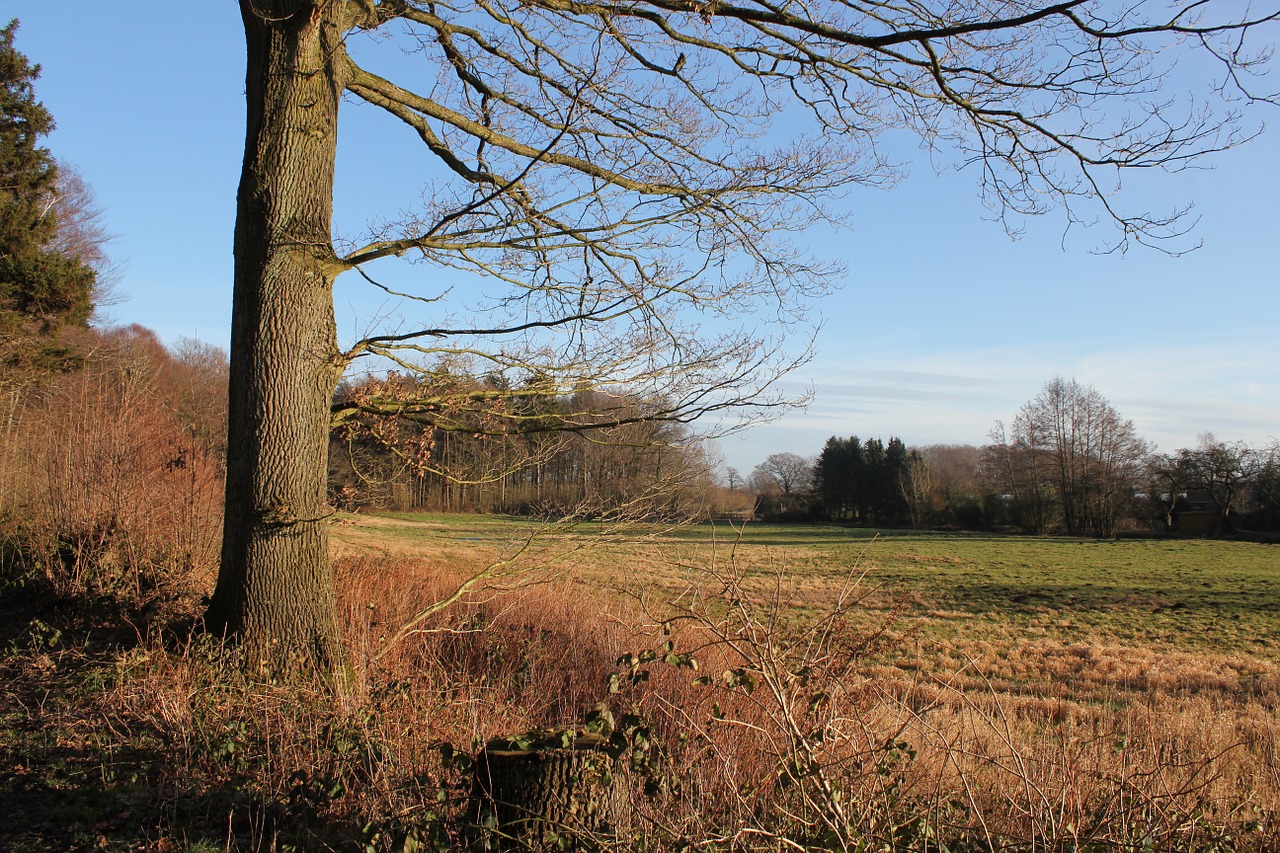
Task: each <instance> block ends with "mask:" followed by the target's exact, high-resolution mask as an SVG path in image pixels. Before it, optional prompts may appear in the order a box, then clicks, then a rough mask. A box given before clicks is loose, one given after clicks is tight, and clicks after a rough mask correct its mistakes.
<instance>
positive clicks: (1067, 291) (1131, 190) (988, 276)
mask: <svg viewBox="0 0 1280 853" xmlns="http://www.w3.org/2000/svg"><path fill="white" fill-rule="evenodd" d="M3 16H4V17H5V18H6V19H7V18H8V17H11V16H14V17H18V18H19V19H20V20H21V22H22V23H21V28H20V30H19V33H18V39H17V44H18V48H19V50H21V51H22V52H24V53H26V54H27V55H28V56H29V57H30V58H31V60H32V61H34V62H37V63H40V64H41V65H42V66H43V73H42V76H41V79H40V81H39V82H38V83H37V92H38V95H39V97H40V98H41V99H42V100H43V101H44V102H45V104H46V106H48V107H49V109H50V110H51V111H52V112H53V114H54V117H55V119H56V120H57V122H58V129H57V130H56V131H55V133H54V135H53V136H52V137H51V138H50V139H49V140H48V142H47V144H48V146H49V147H50V148H51V149H52V150H53V152H54V153H55V155H56V156H58V157H59V158H61V159H63V160H66V161H68V162H70V163H72V164H74V165H75V166H76V167H77V168H78V169H79V170H80V171H81V172H82V173H83V175H84V176H85V178H86V179H87V180H88V181H89V182H90V183H92V184H93V186H94V187H95V189H96V191H97V195H98V197H99V200H100V201H101V202H102V204H103V205H104V206H105V207H106V209H107V218H108V224H109V227H110V229H111V230H112V231H113V232H115V233H116V234H118V235H119V238H118V240H117V242H116V244H115V246H114V253H115V255H116V256H117V257H118V258H119V259H120V260H122V261H124V262H125V263H126V264H127V268H126V271H125V277H124V281H123V285H122V290H123V291H124V292H125V293H126V294H127V295H128V296H129V299H128V301H127V302H125V303H123V304H121V305H119V306H117V307H115V308H114V309H112V314H113V316H114V319H115V320H116V321H117V322H123V323H134V322H136V323H140V324H142V325H144V326H148V327H150V328H153V329H155V330H156V331H157V332H158V333H159V334H160V335H161V337H162V338H163V339H165V340H166V341H168V342H173V341H175V340H176V339H177V338H179V337H182V336H191V337H199V338H201V339H203V340H206V341H209V342H211V343H215V344H218V345H220V346H225V345H226V342H227V340H228V338H229V329H230V303H231V233H232V225H233V219H234V212H235V211H234V204H235V188H236V182H237V179H238V169H239V160H240V155H241V151H242V146H243V121H244V120H243V74H244V69H243V44H242V40H243V36H242V32H241V28H240V21H239V14H238V11H237V8H236V5H235V4H234V3H232V2H230V0H184V2H180V3H175V2H163V3H161V2H154V0H153V2H142V0H127V2H100V0H63V2H58V3H53V2H49V0H9V1H8V2H7V3H5V4H4V12H3ZM347 118H349V119H354V121H349V122H348V123H347V124H346V125H345V126H344V127H343V128H342V134H343V136H342V137H341V140H342V145H343V152H344V155H343V156H344V158H345V162H347V163H355V162H360V161H362V160H363V161H368V160H370V159H379V160H383V161H384V162H385V160H386V158H389V157H391V156H392V153H393V152H396V151H411V149H408V148H404V147H402V146H405V145H409V144H411V143H412V141H413V140H410V139H405V136H406V134H405V133H404V132H403V131H402V130H401V129H399V128H396V127H393V126H391V125H390V124H386V123H382V124H377V123H375V124H373V125H372V126H370V124H369V123H368V122H367V121H366V116H364V115H361V114H357V115H353V116H348V117H347ZM1250 118H1251V120H1252V121H1254V122H1255V123H1256V122H1270V123H1271V124H1273V125H1275V128H1276V132H1273V133H1270V134H1266V135H1264V136H1263V138H1262V139H1260V140H1258V141H1256V142H1254V143H1253V144H1251V145H1249V146H1246V147H1243V148H1240V149H1236V150H1234V151H1231V152H1228V153H1227V154H1226V155H1225V156H1223V157H1221V158H1219V159H1218V160H1217V161H1216V162H1215V166H1216V168H1214V169H1213V170H1198V171H1193V172H1185V173H1181V174H1174V175H1166V174H1159V175H1155V174H1147V175H1142V176H1139V177H1136V178H1129V179H1126V187H1125V192H1126V196H1125V197H1127V198H1129V200H1130V201H1131V202H1132V205H1133V206H1134V207H1141V208H1150V209H1153V210H1165V209H1169V208H1171V207H1173V206H1176V205H1178V204H1181V203H1186V202H1193V203H1194V204H1195V210H1194V215H1195V216H1197V217H1199V224H1198V226H1197V228H1196V230H1195V238H1196V239H1198V240H1200V241H1202V242H1203V244H1204V245H1203V247H1202V248H1201V249H1200V250H1198V251H1196V252H1193V253H1191V254H1189V255H1186V256H1183V257H1180V258H1170V257H1167V256H1165V255H1162V254H1159V253H1157V252H1154V251H1150V250H1145V249H1142V248H1141V247H1137V248H1134V249H1132V250H1130V251H1129V252H1128V253H1127V254H1125V255H1120V254H1111V255H1098V254H1094V253H1091V251H1090V250H1091V249H1093V248H1095V247H1097V246H1098V245H1099V244H1101V243H1103V242H1105V241H1106V240H1107V239H1108V238H1111V237H1113V236H1114V235H1112V234H1110V233H1108V232H1106V231H1105V230H1104V229H1097V230H1095V231H1082V230H1079V229H1077V230H1073V231H1071V232H1069V233H1067V234H1066V236H1065V238H1064V221H1063V220H1062V219H1061V218H1060V217H1057V216H1052V215H1051V216H1048V217H1044V218H1042V219H1038V220H1034V221H1031V222H1029V223H1027V227H1026V231H1025V233H1024V234H1023V236H1022V237H1021V239H1020V240H1017V241H1012V240H1010V239H1009V238H1008V236H1006V234H1005V233H1004V231H1003V230H1002V229H1001V227H1000V226H999V225H998V224H996V223H993V222H990V221H987V220H986V218H985V217H986V216H987V214H986V211H985V210H984V209H983V207H982V205H981V204H980V202H979V200H978V196H977V191H976V184H975V179H974V176H973V175H971V174H969V173H966V172H960V173H956V172H954V171H950V170H947V169H944V170H943V171H942V172H941V173H937V172H935V171H934V169H933V167H932V166H931V165H930V163H929V162H928V160H927V158H926V157H925V156H924V155H923V154H921V155H919V156H916V152H915V151H914V150H912V149H906V150H904V151H902V152H900V153H901V154H902V155H903V156H906V157H910V158H911V159H912V163H911V174H910V177H909V178H908V179H907V180H906V181H905V182H904V183H902V184H900V185H898V186H897V187H895V188H894V189H892V190H890V191H879V190H872V189H860V190H856V191H855V192H853V193H852V194H851V195H850V196H849V198H848V200H847V204H848V205H849V210H851V211H852V228H851V230H849V231H844V232H841V233H839V234H835V235H832V234H828V233H816V232H815V233H814V234H813V235H811V240H812V248H813V249H814V251H815V252H816V253H818V254H819V255H823V256H826V257H834V258H837V259H840V260H842V261H843V262H844V263H845V264H846V266H847V268H848V275H847V276H846V277H845V279H844V280H843V282H842V283H841V284H842V286H841V287H840V289H839V290H838V291H837V292H835V293H833V294H831V295H830V296H827V297H826V298H824V299H823V300H822V301H821V302H819V303H818V304H817V306H816V308H817V311H818V313H820V314H821V315H822V317H823V318H824V326H823V329H822V331H821V333H820V334H819V337H818V339H817V352H816V356H815V358H814V360H813V361H812V362H811V363H810V364H809V365H808V366H807V367H805V368H804V369H802V370H800V371H798V372H797V373H796V374H794V375H793V376H792V377H790V378H789V379H788V380H787V387H788V388H790V389H792V390H793V391H795V392H796V393H801V392H803V391H804V390H805V389H812V390H813V392H814V396H813V400H812V402H811V404H810V405H809V407H808V408H807V410H805V411H800V412H795V413H793V414H790V415H788V416H786V417H784V418H782V419H781V420H779V421H777V422H775V423H773V424H770V425H766V426H761V427H756V428H754V429H752V430H750V431H749V432H747V433H745V434H743V435H741V436H737V437H730V438H726V439H724V440H723V441H722V442H721V450H722V452H723V454H724V456H725V457H726V460H727V463H728V464H730V465H733V466H735V467H738V468H739V469H742V470H744V471H745V470H748V469H750V468H751V467H752V466H754V465H755V464H756V463H757V462H759V461H760V460H761V459H763V458H764V456H766V455H768V454H769V453H773V452H778V451H792V452H797V453H801V454H806V455H807V454H812V453H816V452H817V451H818V450H819V449H821V446H822V443H823V442H824V441H825V440H826V438H827V437H828V436H830V435H852V434H857V435H860V436H864V437H866V436H883V437H885V438H887V437H888V436H889V435H891V434H893V435H898V436H901V437H902V438H903V440H904V441H906V442H907V443H908V444H930V443H936V442H955V443H982V442H983V441H984V440H985V437H986V434H987V432H988V430H990V429H991V427H992V425H993V424H994V422H995V421H996V420H997V419H1004V420H1011V419H1012V417H1013V415H1014V414H1015V413H1016V411H1017V408H1018V406H1019V405H1020V404H1021V403H1022V402H1024V401H1026V400H1028V399H1030V398H1031V397H1033V396H1034V395H1035V394H1036V393H1037V392H1038V390H1039V389H1040V388H1041V386H1043V384H1044V383H1045V382H1046V381H1047V380H1049V379H1050V378H1052V377H1053V376H1055V375H1061V376H1063V377H1075V378H1076V379H1079V380H1080V381H1082V382H1087V383H1090V384H1092V385H1094V386H1095V387H1096V388H1097V389H1098V390H1099V391H1100V392H1101V393H1102V394H1104V395H1105V396H1106V397H1107V398H1108V399H1109V400H1110V401H1111V402H1112V404H1113V405H1115V406H1116V408H1117V409H1119V410H1120V411H1121V412H1122V413H1123V414H1124V415H1125V416H1127V417H1129V418H1132V419H1133V420H1134V422H1135V425H1136V426H1137V428H1138V431H1139V433H1140V434H1142V435H1143V436H1144V437H1146V438H1147V439H1149V440H1151V441H1153V442H1155V443H1157V444H1158V445H1159V446H1160V448H1161V449H1163V450H1165V451H1172V450H1174V449H1176V448H1178V447H1183V446H1189V445H1191V444H1193V443H1194V442H1195V441H1196V437H1197V435H1198V434H1199V433H1202V432H1205V431H1211V432H1213V433H1214V434H1216V435H1217V437H1218V438H1221V439H1231V440H1234V439H1241V440H1246V441H1249V442H1253V443H1266V442H1269V441H1271V440H1273V439H1275V438H1277V437H1280V336H1278V335H1277V334H1276V331H1277V328H1280V293H1278V289H1277V286H1276V285H1277V269H1278V267H1280V264H1278V263H1277V261H1278V260H1280V259H1278V257H1277V254H1278V251H1280V250H1278V244H1280V167H1278V164H1280V110H1277V109H1275V108H1269V107H1268V108H1266V109H1265V111H1264V110H1262V109H1259V110H1258V111H1257V112H1256V113H1251V114H1250ZM385 133H390V134H392V135H393V136H394V137H395V138H394V139H393V140H392V141H391V142H385V136H384V135H383V134H385ZM414 157H423V160H422V161H421V162H423V163H425V162H426V160H425V155H421V154H414V153H412V152H411V153H410V154H409V160H410V167H411V166H412V161H413V158H414ZM407 171H411V168H410V169H409V170H407ZM353 172H354V169H351V168H348V169H347V170H346V175H347V177H348V179H347V180H345V181H343V182H342V183H341V184H340V186H339V191H338V214H337V215H338V226H339V228H356V227H358V226H359V225H360V224H361V223H362V222H363V221H365V220H367V219H368V218H369V217H371V216H374V215H376V214H377V212H378V209H379V205H381V204H386V203H387V202H388V200H390V203H391V204H392V205H396V204H402V203H407V202H408V201H409V200H411V198H412V195H413V193H414V192H415V191H416V190H415V188H416V184H415V182H414V181H413V180H412V178H411V176H407V175H401V176H400V177H399V178H398V179H393V180H392V181H391V183H390V184H388V185H386V186H383V187H382V188H381V189H379V190H377V191H376V192H375V191H374V190H372V189H370V187H369V185H368V184H366V183H363V182H360V181H356V180H354V179H352V177H351V176H352V174H353ZM343 174H344V173H343V172H342V171H341V167H340V173H339V177H340V181H342V178H343ZM386 174H388V173H386V172H385V170H384V176H385V175H386ZM384 212H385V211H384ZM390 212H392V213H394V210H393V211H390ZM427 274H429V273H427ZM349 292H353V291H350V290H349V289H346V288H340V291H339V297H338V316H339V322H340V324H345V326H346V327H348V328H354V327H356V326H357V325H358V324H359V323H360V322H361V318H363V317H364V316H365V315H366V314H367V313H368V312H369V311H370V310H375V311H376V310H379V309H380V308H382V310H394V307H392V308H383V307H382V306H378V305H376V304H375V305H374V306H373V308H372V309H370V307H369V305H368V304H366V303H363V302H355V301H353V300H352V299H350V298H349V297H348V296H347V294H348V293H349Z"/></svg>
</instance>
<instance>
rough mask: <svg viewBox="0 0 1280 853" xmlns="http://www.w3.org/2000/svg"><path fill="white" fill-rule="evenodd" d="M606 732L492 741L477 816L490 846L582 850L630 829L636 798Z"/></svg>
mask: <svg viewBox="0 0 1280 853" xmlns="http://www.w3.org/2000/svg"><path fill="white" fill-rule="evenodd" d="M609 747H610V741H609V739H608V738H605V737H602V736H600V735H597V734H582V733H577V732H573V731H569V732H553V733H537V734H535V735H532V736H530V737H527V738H516V739H508V738H501V739H497V740H493V741H490V742H489V744H488V745H487V746H485V748H484V749H483V750H482V751H481V752H480V755H479V756H478V758H477V759H476V775H475V783H474V786H473V789H472V797H471V801H472V807H471V817H472V819H473V821H474V824H475V827H476V829H477V831H478V833H479V834H480V838H481V840H482V841H483V842H484V846H485V847H486V848H490V849H493V848H497V849H507V850H509V849H534V850H537V849H546V848H552V847H554V848H556V849H562V850H563V849H580V848H582V847H583V846H595V843H594V842H596V841H598V840H602V839H607V838H614V837H616V836H617V835H618V834H620V833H622V832H624V831H625V829H626V826H627V823H628V817H629V807H630V798H629V797H628V796H627V791H626V784H625V781H624V771H623V769H622V764H621V762H620V761H619V760H618V754H617V752H616V751H610V750H609Z"/></svg>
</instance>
